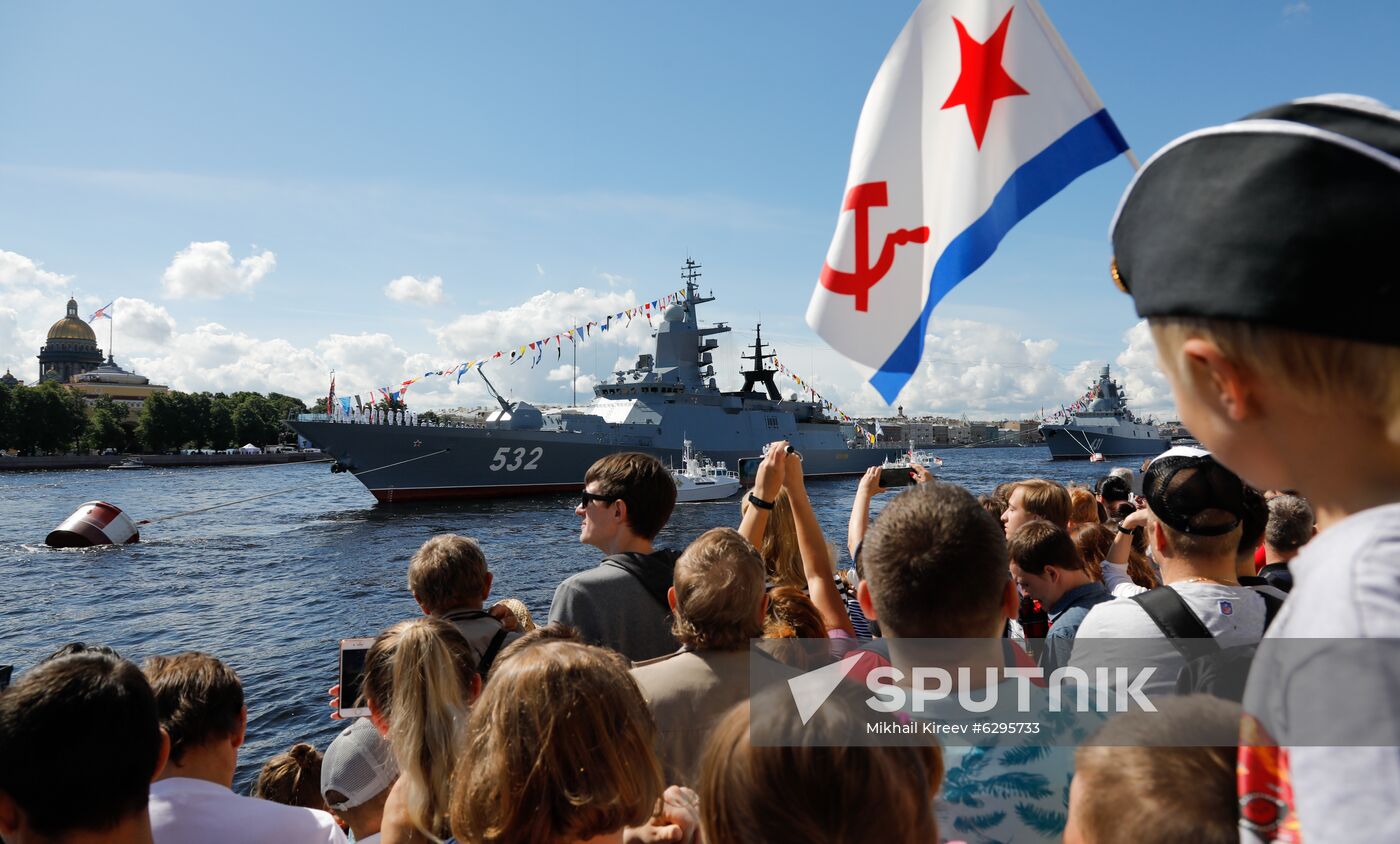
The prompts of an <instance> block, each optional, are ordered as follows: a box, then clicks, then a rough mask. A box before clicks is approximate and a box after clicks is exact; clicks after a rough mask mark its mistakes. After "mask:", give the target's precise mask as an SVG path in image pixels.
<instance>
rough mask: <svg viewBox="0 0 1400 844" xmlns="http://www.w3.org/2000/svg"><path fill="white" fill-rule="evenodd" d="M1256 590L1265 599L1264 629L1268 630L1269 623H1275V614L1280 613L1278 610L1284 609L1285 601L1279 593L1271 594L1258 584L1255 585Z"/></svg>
mask: <svg viewBox="0 0 1400 844" xmlns="http://www.w3.org/2000/svg"><path fill="white" fill-rule="evenodd" d="M1275 588H1277V587H1275ZM1254 591H1255V592H1258V593H1259V597H1261V598H1263V599H1264V630H1265V631H1267V630H1268V629H1269V625H1271V624H1273V623H1274V616H1276V615H1278V611H1279V610H1281V609H1283V601H1281V600H1279V598H1278V596H1277V595H1270V594H1269V593H1268V592H1265V591H1264V590H1263V589H1260V588H1259V587H1257V586H1256V587H1254Z"/></svg>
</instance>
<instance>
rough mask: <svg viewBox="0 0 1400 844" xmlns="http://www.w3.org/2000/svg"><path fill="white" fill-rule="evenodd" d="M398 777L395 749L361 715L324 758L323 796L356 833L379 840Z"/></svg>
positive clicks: (368, 842) (367, 842)
mask: <svg viewBox="0 0 1400 844" xmlns="http://www.w3.org/2000/svg"><path fill="white" fill-rule="evenodd" d="M398 778H399V767H398V765H396V764H395V763H394V752H393V750H392V749H391V748H390V747H389V741H388V739H386V738H384V736H382V735H380V733H379V730H378V728H376V727H375V726H374V722H372V721H370V720H369V719H368V718H361V719H359V720H358V721H356V722H355V723H353V724H351V725H350V726H348V727H346V728H345V729H344V730H342V731H341V733H340V735H338V736H336V739H335V741H333V742H331V744H330V747H327V748H326V756H325V758H324V759H323V760H321V797H323V798H324V799H325V801H326V807H327V808H328V809H330V811H331V814H332V815H334V816H335V817H336V818H338V819H339V820H340V821H341V822H342V823H344V824H345V825H346V826H348V827H350V832H351V833H353V834H354V836H355V844H379V830H380V827H381V825H382V824H383V822H384V803H385V802H386V801H387V800H388V799H389V792H390V790H392V789H393V787H394V782H395V780H397V779H398Z"/></svg>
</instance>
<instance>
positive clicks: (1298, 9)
mask: <svg viewBox="0 0 1400 844" xmlns="http://www.w3.org/2000/svg"><path fill="white" fill-rule="evenodd" d="M1311 11H1312V7H1311V6H1309V5H1308V4H1307V2H1305V0H1298V2H1296V3H1286V4H1284V7H1283V16H1284V17H1285V18H1294V17H1303V16H1305V15H1307V14H1308V12H1311Z"/></svg>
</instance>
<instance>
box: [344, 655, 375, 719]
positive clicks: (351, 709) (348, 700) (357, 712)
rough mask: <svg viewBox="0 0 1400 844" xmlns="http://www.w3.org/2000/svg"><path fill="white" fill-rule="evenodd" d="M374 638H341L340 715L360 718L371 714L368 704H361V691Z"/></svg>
mask: <svg viewBox="0 0 1400 844" xmlns="http://www.w3.org/2000/svg"><path fill="white" fill-rule="evenodd" d="M373 644H374V639H341V640H340V717H342V718H359V717H360V716H368V715H369V707H368V706H360V705H359V704H360V702H361V701H360V693H361V691H363V689H364V684H365V654H367V653H369V648H370V645H373Z"/></svg>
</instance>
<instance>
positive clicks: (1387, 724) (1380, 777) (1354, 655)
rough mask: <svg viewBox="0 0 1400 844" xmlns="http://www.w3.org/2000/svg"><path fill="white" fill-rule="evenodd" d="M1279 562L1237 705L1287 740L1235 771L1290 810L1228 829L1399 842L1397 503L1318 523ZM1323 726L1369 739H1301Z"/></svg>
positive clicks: (1244, 833) (1249, 790)
mask: <svg viewBox="0 0 1400 844" xmlns="http://www.w3.org/2000/svg"><path fill="white" fill-rule="evenodd" d="M1289 569H1290V570H1291V571H1292V572H1293V590H1292V591H1291V592H1289V598H1288V603H1286V604H1284V607H1283V610H1282V611H1281V612H1280V613H1279V615H1278V618H1277V619H1275V620H1274V624H1273V626H1272V627H1270V628H1269V636H1268V641H1266V642H1265V643H1264V644H1263V645H1262V646H1261V647H1260V649H1259V654H1258V656H1257V657H1256V658H1255V660H1254V665H1253V667H1252V668H1251V670H1250V674H1249V687H1248V689H1247V690H1246V692H1245V708H1246V710H1247V711H1249V712H1250V713H1252V714H1256V715H1259V716H1260V717H1261V718H1262V719H1263V720H1264V721H1265V722H1266V724H1269V725H1282V726H1283V727H1284V728H1286V729H1291V730H1294V731H1297V733H1298V734H1299V735H1298V736H1296V738H1297V739H1298V741H1297V742H1296V743H1290V742H1288V741H1287V736H1286V735H1285V734H1282V733H1280V735H1276V736H1273V737H1274V738H1276V739H1278V740H1280V741H1282V742H1283V743H1284V744H1286V745H1290V746H1288V747H1287V748H1286V750H1287V755H1286V757H1284V758H1282V759H1272V758H1269V756H1268V754H1267V753H1266V752H1263V751H1259V750H1257V749H1255V748H1249V747H1246V748H1244V749H1243V750H1242V752H1241V755H1240V768H1241V781H1240V782H1241V790H1242V792H1243V793H1245V794H1246V795H1249V794H1255V795H1258V794H1263V795H1266V796H1268V797H1271V798H1277V799H1278V801H1279V803H1280V804H1282V808H1283V811H1286V812H1288V813H1290V814H1291V815H1292V817H1291V818H1290V819H1289V820H1288V821H1286V822H1285V823H1284V824H1283V827H1284V829H1277V828H1264V829H1258V828H1253V829H1252V828H1250V826H1249V825H1248V824H1247V823H1246V822H1245V821H1242V822H1241V830H1240V832H1241V835H1240V840H1241V841H1245V842H1255V841H1281V840H1290V841H1291V840H1296V839H1297V832H1298V831H1299V830H1300V831H1301V839H1302V840H1303V841H1304V842H1306V844H1315V842H1331V841H1400V802H1397V795H1400V746H1397V745H1400V737H1397V724H1396V716H1395V706H1396V703H1395V693H1394V690H1395V689H1397V688H1400V659H1397V658H1396V648H1397V647H1400V643H1397V642H1396V641H1395V640H1400V504H1387V505H1385V506H1383V507H1374V508H1372V509H1370V510H1364V511H1362V512H1360V513H1356V514H1354V515H1352V516H1349V517H1347V518H1345V519H1343V520H1342V521H1340V522H1338V523H1337V524H1335V525H1333V526H1331V527H1329V528H1327V529H1326V530H1324V531H1323V532H1322V533H1320V534H1318V535H1317V537H1316V538H1314V539H1313V540H1312V542H1309V543H1308V544H1307V545H1305V546H1303V550H1302V551H1301V552H1300V553H1299V554H1298V556H1297V557H1295V558H1294V559H1293V560H1291V561H1290V562H1289ZM1283 640H1293V641H1283ZM1297 640H1302V641H1297ZM1385 640H1389V641H1385ZM1323 736H1337V737H1338V738H1339V739H1340V740H1339V741H1338V742H1336V743H1338V744H1340V743H1342V742H1347V743H1351V744H1360V745H1367V744H1373V745H1376V746H1349V747H1338V746H1311V744H1309V742H1311V743H1315V744H1320V745H1327V744H1332V743H1333V742H1331V741H1322V740H1320V739H1321V738H1322V737H1323ZM1358 739H1359V740H1358ZM1294 827H1296V829H1295V828H1294Z"/></svg>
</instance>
